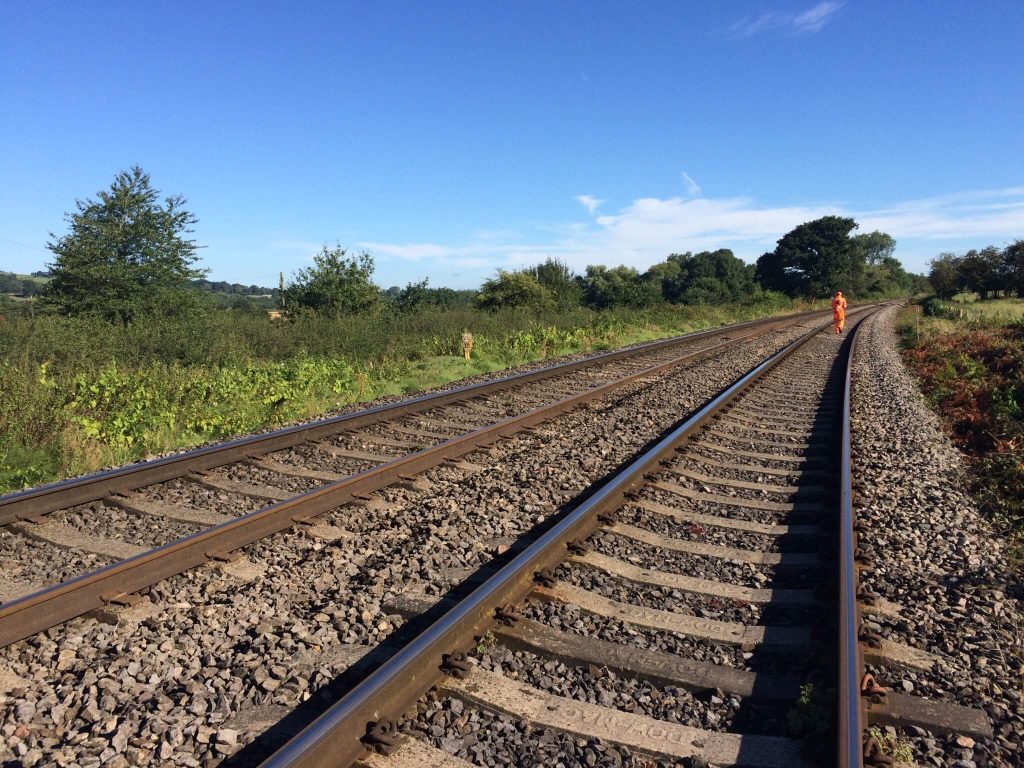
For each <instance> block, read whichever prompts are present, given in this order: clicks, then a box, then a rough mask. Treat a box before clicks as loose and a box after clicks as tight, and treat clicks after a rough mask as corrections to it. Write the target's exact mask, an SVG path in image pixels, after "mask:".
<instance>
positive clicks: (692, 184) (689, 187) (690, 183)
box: [682, 171, 704, 197]
mask: <svg viewBox="0 0 1024 768" xmlns="http://www.w3.org/2000/svg"><path fill="white" fill-rule="evenodd" d="M682 176H683V184H685V185H686V194H687V195H689V196H690V197H700V196H701V195H703V194H704V193H703V192H701V191H700V186H698V184H697V182H696V181H694V180H693V179H692V178H691V176H690V174H688V173H687V172H686V171H683V173H682Z"/></svg>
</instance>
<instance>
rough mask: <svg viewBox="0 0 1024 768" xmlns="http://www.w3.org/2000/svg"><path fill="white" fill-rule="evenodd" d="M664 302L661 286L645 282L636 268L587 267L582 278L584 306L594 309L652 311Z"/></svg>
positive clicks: (654, 282) (652, 281)
mask: <svg viewBox="0 0 1024 768" xmlns="http://www.w3.org/2000/svg"><path fill="white" fill-rule="evenodd" d="M660 301H661V286H660V285H659V284H658V283H657V282H656V281H654V280H643V279H642V278H641V277H640V273H639V272H637V270H636V269H634V268H633V267H627V266H619V267H612V268H610V269H609V268H608V267H605V266H603V265H592V266H589V267H587V274H586V275H585V276H584V277H583V303H584V304H586V305H587V306H588V307H592V308H593V309H609V308H611V307H634V308H640V307H649V306H652V305H654V304H657V303H659V302H660Z"/></svg>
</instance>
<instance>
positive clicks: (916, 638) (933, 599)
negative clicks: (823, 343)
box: [852, 307, 1024, 768]
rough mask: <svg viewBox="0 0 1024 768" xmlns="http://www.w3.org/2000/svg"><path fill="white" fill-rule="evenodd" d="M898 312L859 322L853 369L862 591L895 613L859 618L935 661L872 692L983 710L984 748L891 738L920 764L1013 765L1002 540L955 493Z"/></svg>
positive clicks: (889, 677)
mask: <svg viewBox="0 0 1024 768" xmlns="http://www.w3.org/2000/svg"><path fill="white" fill-rule="evenodd" d="M896 312H897V308H895V307H894V308H891V309H887V310H884V311H883V312H882V313H880V314H879V315H876V316H875V317H874V318H872V319H869V320H868V321H866V323H865V325H864V327H863V328H862V330H861V331H860V333H859V342H858V348H857V357H856V360H855V364H854V377H855V378H854V390H853V413H852V417H853V420H854V424H853V452H854V457H855V464H854V482H855V486H856V488H855V498H856V500H857V514H858V516H859V518H860V519H861V520H862V521H863V523H864V525H865V530H864V532H863V533H862V534H861V541H862V544H864V545H866V546H867V547H868V548H869V549H870V551H871V552H872V553H873V557H874V561H875V565H874V568H873V570H872V571H870V572H868V573H867V574H865V578H864V580H865V582H866V584H867V586H868V587H869V588H870V589H871V590H872V591H873V592H876V593H877V594H879V595H881V596H882V597H884V598H886V599H888V600H891V601H892V602H894V603H896V604H898V605H899V606H900V614H899V617H898V618H882V617H878V616H872V617H869V623H870V624H871V625H872V626H873V628H874V629H875V630H876V631H877V632H879V633H880V634H881V635H882V636H883V637H888V638H891V639H893V640H897V641H900V642H904V643H908V644H910V645H914V646H916V647H919V648H923V649H924V650H927V651H930V652H931V653H934V654H937V655H939V656H940V657H941V661H940V662H939V663H937V664H936V665H935V667H934V668H933V669H932V670H930V671H928V672H924V673H922V672H907V671H902V670H896V669H884V670H878V671H879V676H880V678H881V682H882V684H883V685H886V686H889V687H892V688H894V689H896V690H898V691H905V692H910V693H913V694H915V695H918V696H923V697H925V698H929V699H935V700H942V701H949V702H955V703H959V704H963V705H966V706H973V707H980V708H982V709H984V710H985V711H986V712H987V713H988V715H989V717H990V719H991V721H992V724H993V727H994V730H995V734H996V735H995V739H994V740H993V741H991V742H978V743H976V744H974V745H973V747H969V748H964V747H963V746H962V745H959V744H957V743H956V741H955V739H949V738H947V739H943V738H936V737H933V736H932V735H931V734H928V733H926V732H924V731H920V729H914V728H911V729H908V731H906V732H893V734H892V735H894V736H896V737H898V738H902V739H905V741H906V743H908V744H910V745H911V746H912V748H913V750H914V752H915V757H916V759H917V761H918V763H919V764H920V765H926V766H962V767H965V768H970V767H971V766H976V765H977V766H1020V765H1024V701H1022V698H1024V693H1022V690H1024V687H1022V685H1021V681H1022V679H1024V678H1022V675H1024V612H1022V605H1021V602H1020V596H1021V591H1020V588H1021V585H1020V580H1019V577H1015V575H1014V574H1013V573H1012V572H1011V571H1010V570H1009V568H1008V567H1007V564H1006V559H1005V555H1004V549H1003V542H1002V541H1001V539H1000V537H999V535H998V534H997V533H996V532H994V531H993V530H992V529H991V528H990V526H988V525H987V523H986V522H985V520H984V519H983V518H982V517H981V515H980V514H979V513H978V510H977V508H976V506H975V505H974V503H973V502H972V500H971V498H970V497H969V496H968V495H967V493H966V492H965V491H964V490H963V487H964V484H963V482H962V481H963V472H964V469H963V465H962V463H961V460H960V455H959V453H958V452H957V450H956V449H955V448H954V447H953V445H952V443H951V442H950V441H949V439H948V438H947V437H946V436H945V434H944V433H943V431H942V428H941V425H940V423H939V421H938V419H937V417H936V416H935V414H934V413H932V412H931V411H930V410H929V409H928V407H927V405H926V404H925V402H924V399H923V397H922V396H921V394H920V392H919V390H918V389H917V386H916V384H915V382H914V379H913V377H912V376H911V374H910V373H909V372H908V371H907V370H906V368H905V367H904V365H903V363H902V361H901V359H900V356H899V352H898V345H897V336H896V332H895V329H894V321H895V316H896Z"/></svg>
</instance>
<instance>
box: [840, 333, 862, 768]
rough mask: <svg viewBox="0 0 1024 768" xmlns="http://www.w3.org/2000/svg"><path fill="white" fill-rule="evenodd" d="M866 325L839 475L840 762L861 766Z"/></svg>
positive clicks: (848, 392) (848, 381)
mask: <svg viewBox="0 0 1024 768" xmlns="http://www.w3.org/2000/svg"><path fill="white" fill-rule="evenodd" d="M863 324H864V320H863V319H861V320H860V321H859V322H858V323H857V324H856V325H855V326H854V327H853V328H852V329H851V333H850V338H849V339H848V343H847V346H848V348H847V358H846V371H845V375H844V385H843V413H842V437H841V440H842V444H841V455H840V475H839V484H840V485H839V548H840V549H839V568H840V572H839V627H838V629H839V670H838V708H837V709H838V711H837V760H836V764H837V766H838V768H862V766H863V765H864V746H863V734H864V724H865V716H864V707H863V704H862V697H861V678H862V676H863V673H864V655H863V653H862V651H861V647H860V640H859V637H858V631H859V627H860V606H859V604H858V602H857V582H858V572H857V563H856V560H855V552H856V548H857V534H856V532H855V531H854V527H853V526H854V519H855V518H854V510H853V455H852V449H851V439H852V434H851V421H850V407H851V401H852V382H853V363H854V359H855V354H856V350H857V335H858V331H859V330H860V328H861V326H862V325H863Z"/></svg>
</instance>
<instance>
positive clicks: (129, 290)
mask: <svg viewBox="0 0 1024 768" xmlns="http://www.w3.org/2000/svg"><path fill="white" fill-rule="evenodd" d="M97 198H98V199H97V200H85V201H82V200H76V201H75V204H76V206H77V208H78V211H77V212H76V213H68V214H65V220H66V221H67V222H68V224H69V225H70V229H71V231H70V232H69V233H68V234H67V235H65V236H63V237H61V238H59V239H58V238H56V235H54V234H53V233H50V237H51V238H54V239H53V240H51V242H49V243H48V244H47V247H48V248H49V249H50V250H51V251H52V252H53V253H54V255H55V257H56V259H55V261H54V262H53V264H50V265H48V266H49V269H50V272H51V273H52V275H53V277H52V279H51V280H50V282H49V283H48V284H47V286H46V290H45V292H44V297H45V301H46V303H47V304H48V305H50V306H53V307H56V308H57V309H59V310H60V311H61V312H66V313H68V314H98V315H102V316H104V317H107V318H109V319H111V320H119V321H121V322H124V323H127V322H129V321H131V319H132V318H133V317H135V316H136V315H138V314H141V313H145V312H147V311H148V310H149V308H150V307H152V306H153V305H154V303H156V300H157V299H158V297H159V296H160V294H162V293H166V292H183V291H185V290H186V289H187V286H188V283H189V281H190V280H194V279H198V278H201V277H203V275H204V274H205V273H206V270H202V269H194V268H193V266H192V265H193V264H195V262H196V261H197V259H198V257H197V256H196V250H197V248H198V246H196V243H195V241H194V240H192V239H189V238H188V237H187V235H190V234H192V231H193V230H192V229H191V227H192V226H193V225H194V224H195V223H196V221H197V219H196V217H195V216H193V215H192V214H191V213H189V212H188V211H187V210H186V209H185V208H184V205H185V198H184V197H182V196H181V195H172V196H170V197H165V198H164V200H163V203H162V204H161V203H160V192H159V191H158V190H155V189H153V188H152V187H151V186H150V178H149V174H148V173H146V172H145V171H143V170H142V169H141V168H139V167H138V166H135V167H133V168H132V169H131V170H129V171H123V172H121V173H119V174H118V175H117V177H116V178H115V179H114V183H113V184H111V185H110V189H109V190H103V191H101V192H99V193H98V195H97Z"/></svg>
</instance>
